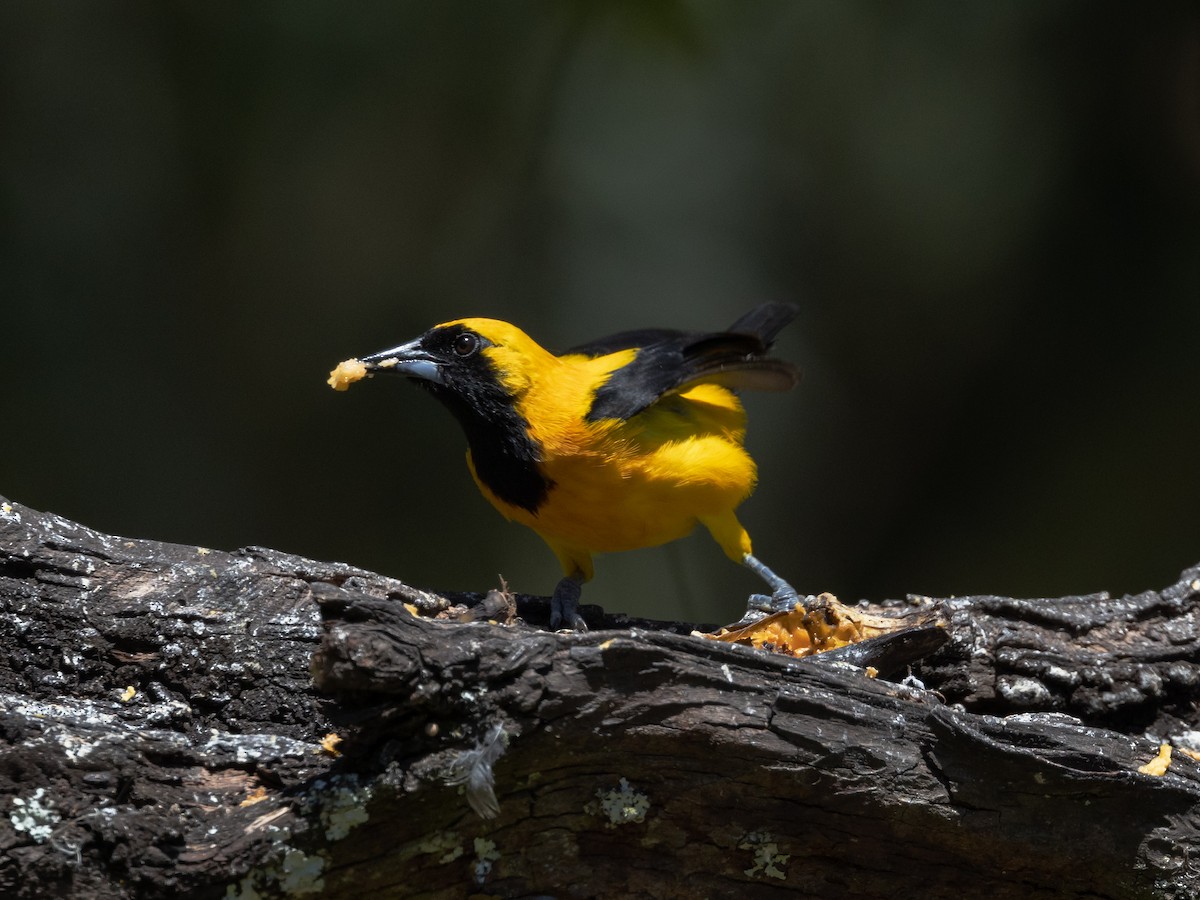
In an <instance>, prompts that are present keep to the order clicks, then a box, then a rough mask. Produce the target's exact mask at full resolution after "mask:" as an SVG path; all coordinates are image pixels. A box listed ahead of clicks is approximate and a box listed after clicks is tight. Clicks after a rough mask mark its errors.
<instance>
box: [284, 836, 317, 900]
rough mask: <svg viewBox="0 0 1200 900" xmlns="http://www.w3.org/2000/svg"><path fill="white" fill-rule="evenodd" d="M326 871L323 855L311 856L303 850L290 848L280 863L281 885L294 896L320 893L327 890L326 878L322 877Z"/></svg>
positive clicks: (287, 892)
mask: <svg viewBox="0 0 1200 900" xmlns="http://www.w3.org/2000/svg"><path fill="white" fill-rule="evenodd" d="M324 871H325V860H324V858H323V857H321V856H318V855H316V854H314V855H313V856H309V855H308V854H307V853H305V852H304V851H303V850H297V849H295V848H294V847H293V848H290V849H289V850H288V851H287V852H286V853H284V854H283V862H281V863H280V864H279V887H280V888H281V889H282V890H283V892H284V893H285V894H290V895H291V896H293V897H299V896H301V895H303V894H320V893H322V892H323V891H324V890H325V879H324V878H322V877H321V873H322V872H324Z"/></svg>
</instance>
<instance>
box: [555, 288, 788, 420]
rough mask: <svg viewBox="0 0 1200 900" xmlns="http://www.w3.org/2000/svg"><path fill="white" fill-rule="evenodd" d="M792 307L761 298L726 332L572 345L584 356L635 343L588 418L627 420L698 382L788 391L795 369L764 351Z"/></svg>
mask: <svg viewBox="0 0 1200 900" xmlns="http://www.w3.org/2000/svg"><path fill="white" fill-rule="evenodd" d="M797 312H798V310H797V309H796V307H795V306H792V305H791V304H785V303H765V304H763V305H762V306H760V307H758V308H756V309H753V310H751V311H750V312H748V313H747V314H746V315H744V316H742V317H741V318H740V319H738V320H737V321H736V322H734V323H733V325H731V326H730V328H729V330H728V331H719V332H712V333H709V334H686V333H684V332H682V331H671V330H668V329H645V330H642V331H626V332H622V333H621V334H617V335H613V336H612V337H608V338H601V339H600V340H598V341H593V342H591V343H590V344H584V345H582V346H581V347H577V348H575V349H574V350H572V351H570V352H572V353H581V354H584V355H587V356H601V355H604V354H606V353H615V352H617V351H618V350H627V349H629V348H631V347H637V348H638V353H637V356H636V357H634V359H633V361H632V362H631V363H629V365H627V366H623V367H622V368H620V369H618V370H617V371H615V372H613V374H612V375H611V376H610V377H609V379H608V381H606V382H605V383H604V384H603V385H602V386H601V387H600V389H599V390H598V391H596V396H595V397H594V398H593V399H592V405H591V408H590V409H588V412H587V419H588V420H589V421H593V422H594V421H596V420H598V419H628V418H631V417H632V416H636V415H637V414H638V413H640V412H641V411H642V410H644V409H646V408H647V407H649V406H652V405H653V404H654V403H656V402H658V399H659V398H660V397H662V396H663V395H664V394H668V393H671V392H673V391H681V390H686V389H687V388H689V387H691V386H692V385H694V384H699V383H701V382H705V383H709V384H720V385H724V386H725V387H729V388H743V389H746V390H759V391H786V390H788V389H789V388H791V387H793V386H795V384H796V382H797V381H798V380H799V379H800V374H799V372H798V371H797V370H796V368H795V367H794V366H793V365H792V364H791V363H787V362H784V361H783V360H778V359H771V358H770V357H768V356H767V355H766V354H767V351H768V350H770V348H771V344H772V343H773V342H774V340H775V336H776V335H777V334H779V332H780V330H781V329H782V328H783V327H784V326H785V325H787V323H788V322H790V321H791V320H792V319H793V318H795V316H796V313H797Z"/></svg>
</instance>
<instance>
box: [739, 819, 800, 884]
mask: <svg viewBox="0 0 1200 900" xmlns="http://www.w3.org/2000/svg"><path fill="white" fill-rule="evenodd" d="M738 849H739V850H753V851H754V859H753V865H752V866H750V868H748V869H746V870H745V873H746V876H747V877H748V878H760V877H765V878H777V879H779V880H780V881H783V880H784V879H785V878H787V873H786V872H784V870H783V867H784V866H785V865H786V864H787V861H788V860H789V859H791V858H792V857H791V854H789V853H780V852H779V844H778V842H777V841H776V840H775V836H774V835H771V834H767V833H766V832H765V831H752V832H750V833H749V834H747V835H746V836H745V837H744V838H742V840H741V842H740V843H739V844H738Z"/></svg>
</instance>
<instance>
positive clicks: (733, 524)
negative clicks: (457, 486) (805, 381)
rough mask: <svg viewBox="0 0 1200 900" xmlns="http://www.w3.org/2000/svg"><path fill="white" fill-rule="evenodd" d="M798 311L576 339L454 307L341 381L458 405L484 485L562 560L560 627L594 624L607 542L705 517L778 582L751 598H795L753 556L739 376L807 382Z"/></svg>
mask: <svg viewBox="0 0 1200 900" xmlns="http://www.w3.org/2000/svg"><path fill="white" fill-rule="evenodd" d="M797 313H798V309H797V307H796V306H795V305H793V304H790V303H765V304H763V305H760V306H758V307H756V308H755V309H753V310H751V311H750V312H748V313H746V314H745V315H743V316H742V317H740V318H739V319H738V320H737V321H735V322H734V323H733V324H732V325H730V326H729V328H728V329H726V330H724V331H715V332H684V331H679V330H674V329H665V328H647V329H640V330H635V331H625V332H621V333H619V334H614V335H612V336H610V337H606V338H601V339H599V340H595V341H590V342H588V343H586V344H581V345H579V346H576V347H573V348H571V349H569V350H567V351H566V352H565V353H562V354H554V353H552V352H550V351H549V350H546V349H544V348H543V347H542V346H541V345H540V344H538V343H537V342H536V341H535V340H534V339H533V338H531V337H529V335H527V334H526V333H525V332H524V331H522V330H521V329H520V328H518V327H517V326H515V325H512V324H510V323H508V322H504V321H501V320H498V319H488V318H462V319H455V320H453V321H449V322H444V323H442V324H440V325H436V326H434V327H433V328H431V329H429V330H428V331H426V332H425V333H424V334H422V335H420V336H419V337H417V338H416V339H414V340H411V341H408V342H407V343H403V344H400V345H398V346H395V347H391V348H390V349H387V350H382V351H380V352H378V353H372V354H370V355H368V356H364V357H361V358H360V359H358V358H356V359H353V360H347V361H346V362H344V363H341V364H340V365H339V366H338V368H337V369H335V370H334V372H333V373H332V374H331V377H330V380H329V383H330V385H331V386H333V387H334V388H335V389H338V390H345V389H346V387H347V386H348V384H349V383H350V382H353V381H357V380H359V379H361V378H363V377H368V376H371V375H375V374H381V375H382V374H392V375H401V376H405V377H407V378H408V379H410V380H412V381H414V382H416V383H417V384H419V385H420V386H421V387H423V388H424V389H425V390H427V391H428V392H429V393H430V394H432V395H433V396H434V397H435V398H436V399H437V400H439V401H440V402H441V403H442V404H443V405H444V406H445V407H446V408H447V409H448V410H449V411H450V413H451V414H452V415H453V416H454V417H455V418H456V419H457V420H458V422H459V424H460V425H461V427H462V430H463V432H464V433H465V436H466V442H467V447H468V449H467V468H468V469H469V470H470V473H471V476H472V477H473V478H474V480H475V483H476V485H477V486H478V488H479V490H480V492H481V493H482V494H483V496H484V497H485V498H486V499H487V500H488V502H490V503H491V505H492V506H494V507H495V508H496V509H497V510H498V511H499V512H500V513H501V515H503V516H504V517H505V518H507V519H509V520H510V521H515V522H518V523H520V524H522V525H525V526H527V527H529V528H531V529H532V530H533V531H534V532H536V533H537V534H538V535H539V536H540V537H541V538H542V540H543V541H545V542H546V544H547V545H549V547H550V549H551V550H552V551H553V552H554V555H555V556H556V557H557V558H558V561H559V563H560V564H561V566H562V570H563V576H562V578H561V580H560V581H559V582H558V583H557V585H556V586H555V589H554V593H553V595H552V596H551V603H550V608H551V615H550V620H551V621H550V625H551V628H552V629H554V630H558V629H560V628H564V627H565V628H567V629H572V630H577V631H578V630H586V628H587V624H586V622H585V621H584V619H583V617H582V616H581V615H580V613H579V600H580V597H581V595H582V587H583V584H584V583H585V582H587V581H590V580H591V579H592V577H593V574H594V565H593V559H592V557H593V554H595V553H611V552H619V551H625V550H635V549H639V548H643V547H653V546H658V545H660V544H665V543H668V542H670V541H674V540H676V539H678V538H682V537H684V536H685V535H687V534H688V533H690V532H691V531H692V530H693V529H694V528H695V527H696V526H697V525H703V526H704V527H705V528H706V529H707V530H708V531H709V533H710V534H711V535H712V537H713V538H714V539H715V540H716V543H717V544H718V545H719V547H720V548H721V549H722V550H723V551H724V552H725V554H726V555H727V556H728V557H729V558H730V559H732V560H733V561H734V562H736V563H739V564H741V565H744V566H746V567H747V568H749V569H750V570H752V571H753V572H755V573H756V574H757V575H758V576H759V577H760V578H762V579H763V581H765V582H766V584H767V585H768V587H769V588H770V589H771V592H772V593H771V596H770V597H769V598H767V597H764V596H762V595H754V596H753V597H752V598H751V600H752V601H754V600H755V599H756V598H758V599H760V600H762V601H764V602H769V603H770V606H771V607H772V608H791V607H792V606H793V605H794V604H795V603H797V602H800V601H799V597H798V595H797V593H796V591H795V589H794V588H792V587H791V585H790V584H789V583H788V582H787V581H785V580H784V579H783V578H782V577H780V576H779V575H776V574H775V572H773V571H772V570H771V569H770V568H768V567H767V566H766V565H765V564H764V563H763V562H761V561H760V560H759V559H758V558H757V557H756V556H755V555H754V553H753V547H752V544H751V540H750V536H749V534H748V533H747V532H746V529H745V528H743V527H742V525H741V523H740V522H739V521H738V518H737V515H736V514H735V510H736V509H737V507H738V506H739V505H740V504H741V503H742V501H743V500H745V499H746V498H747V497H748V496H749V495H750V493H751V491H752V490H753V489H754V486H755V482H756V480H757V467H756V465H755V463H754V460H753V459H752V458H751V456H750V454H749V453H748V452H747V451H746V449H745V446H744V439H745V433H746V415H745V411H744V409H743V407H742V404H741V401H740V399H739V396H738V394H737V391H739V390H763V391H785V390H788V389H790V388H792V387H794V386H795V385H796V384H797V383H798V381H799V379H800V373H799V371H798V369H797V368H796V367H795V366H793V365H792V364H791V363H789V362H785V361H783V360H780V359H775V358H773V357H771V356H770V355H769V351H770V349H771V347H772V345H773V343H774V341H775V338H776V336H777V335H778V334H779V332H780V331H781V330H782V329H783V327H784V326H786V325H787V324H788V323H789V322H790V321H792V319H794V318H795V316H796V315H797Z"/></svg>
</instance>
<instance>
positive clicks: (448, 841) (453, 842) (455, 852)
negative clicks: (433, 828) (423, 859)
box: [417, 831, 463, 863]
mask: <svg viewBox="0 0 1200 900" xmlns="http://www.w3.org/2000/svg"><path fill="white" fill-rule="evenodd" d="M417 852H418V853H437V854H440V856H438V862H440V863H448V862H454V860H456V859H458V858H459V857H460V856H462V855H463V846H462V839H461V838H460V837H459V836H458V834H457V832H454V831H439V832H437V833H435V834H431V835H430V836H429V837H427V838H425V840H423V841H421V842H420V843H419V844H417Z"/></svg>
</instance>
